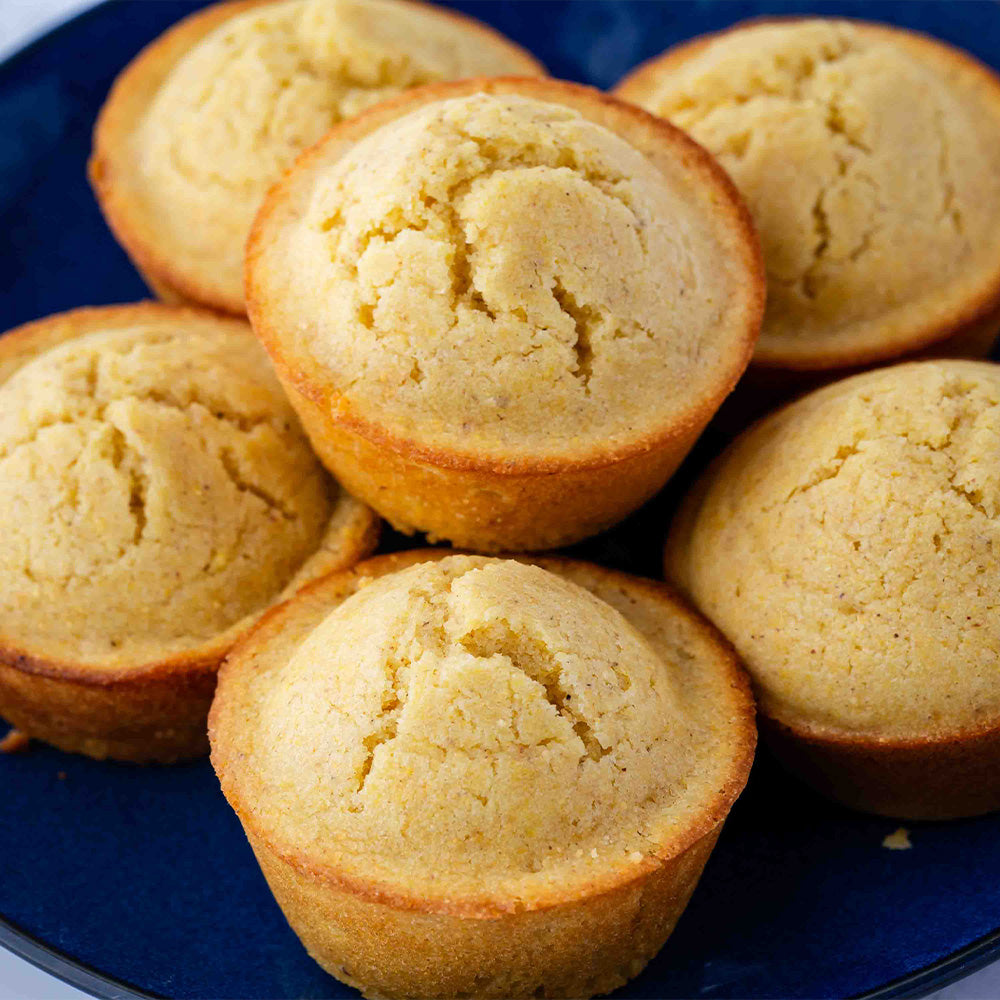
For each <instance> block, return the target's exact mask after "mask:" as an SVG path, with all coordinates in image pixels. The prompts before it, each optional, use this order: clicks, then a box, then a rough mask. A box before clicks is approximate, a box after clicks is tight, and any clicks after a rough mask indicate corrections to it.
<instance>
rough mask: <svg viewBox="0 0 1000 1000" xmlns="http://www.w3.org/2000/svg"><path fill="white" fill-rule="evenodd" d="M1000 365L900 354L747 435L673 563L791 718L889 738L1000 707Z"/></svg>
mask: <svg viewBox="0 0 1000 1000" xmlns="http://www.w3.org/2000/svg"><path fill="white" fill-rule="evenodd" d="M998 515H1000V368H998V367H997V366H996V365H992V364H988V363H984V362H972V361H940V362H929V361H928V362H920V363H914V364H907V365H899V366H896V367H893V368H889V369H885V370H883V371H877V372H871V373H866V374H863V375H858V376H855V377H854V378H849V379H846V380H844V381H842V382H839V383H836V384H834V385H831V386H828V387H827V388H825V389H822V390H820V391H818V392H815V393H813V394H812V395H810V396H807V397H805V398H804V399H802V400H800V401H798V402H797V403H794V404H792V405H791V406H789V407H787V408H786V409H784V410H782V411H781V412H779V413H778V414H775V415H773V416H771V417H769V418H768V419H766V420H765V421H763V422H762V423H760V424H759V425H757V426H756V427H755V428H753V429H752V430H751V431H749V432H748V433H747V434H745V435H743V437H741V438H740V439H739V440H738V441H737V442H736V443H735V444H734V445H733V446H732V447H731V448H730V449H729V450H728V451H727V452H726V453H725V454H724V455H723V457H722V458H721V459H720V460H719V461H718V462H717V463H716V464H715V465H714V466H713V467H712V468H711V469H710V470H709V472H708V474H707V475H706V477H705V479H704V480H703V481H702V483H701V484H700V485H699V486H698V487H697V488H696V489H695V491H694V493H693V494H692V496H691V498H689V500H688V501H687V502H686V504H685V507H684V509H683V511H682V513H681V515H680V518H679V520H678V522H677V524H676V525H675V527H674V529H673V531H672V534H671V540H670V543H669V544H668V550H667V552H668V555H667V567H668V572H669V573H670V574H671V575H672V576H673V578H674V579H675V580H676V581H677V582H678V583H680V584H681V585H682V586H683V587H684V589H686V590H687V591H688V593H689V594H690V595H691V596H692V598H693V599H694V600H695V602H696V603H697V604H698V605H699V607H700V608H701V609H702V610H703V611H704V612H705V613H706V614H707V615H708V616H709V617H710V618H711V619H712V620H713V621H714V622H715V623H716V625H718V626H719V628H720V629H722V631H723V632H724V633H725V634H726V635H727V636H728V637H729V638H730V640H731V641H732V642H733V643H734V645H735V646H736V648H737V651H738V652H739V653H740V655H741V657H742V658H743V660H744V662H745V663H746V664H747V666H748V668H749V670H750V672H751V674H752V675H753V677H754V680H755V683H756V685H757V687H758V689H759V691H760V694H761V696H762V699H763V700H762V707H763V708H764V710H765V711H766V712H767V713H768V714H769V715H772V716H774V717H776V718H778V719H779V720H782V721H786V722H790V723H794V724H798V725H805V726H806V727H810V728H815V729H817V730H820V731H833V732H850V733H857V734H868V735H872V736H887V737H901V738H905V737H919V736H928V735H938V734H948V733H954V732H960V731H963V730H968V729H974V728H976V727H978V726H982V725H987V724H990V723H995V722H996V721H997V720H998V719H1000V622H998V619H997V614H996V595H997V594H998V593H1000V563H998V561H997V558H996V553H997V552H998V551H1000V521H998Z"/></svg>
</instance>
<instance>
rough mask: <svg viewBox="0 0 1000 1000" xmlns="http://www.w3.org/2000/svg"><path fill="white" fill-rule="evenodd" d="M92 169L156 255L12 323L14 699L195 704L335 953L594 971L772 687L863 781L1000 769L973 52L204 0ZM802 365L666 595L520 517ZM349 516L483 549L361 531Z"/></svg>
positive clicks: (837, 783)
mask: <svg viewBox="0 0 1000 1000" xmlns="http://www.w3.org/2000/svg"><path fill="white" fill-rule="evenodd" d="M902 94H905V95H906V99H905V100H902V99H901V95H902ZM682 130H683V131H682ZM90 173H91V178H92V181H93V185H94V190H95V192H96V194H97V197H98V200H99V202H100V204H101V208H102V210H103V211H104V213H105V216H106V218H107V220H108V223H109V225H110V226H111V228H112V229H113V231H114V233H115V235H116V236H117V237H118V238H119V240H120V241H121V243H122V244H123V246H124V247H125V248H126V250H127V251H128V252H129V254H130V256H131V257H132V259H133V260H134V262H135V264H136V266H137V267H138V268H139V269H140V271H141V272H142V274H143V275H144V277H145V278H146V280H147V282H148V283H149V285H150V287H151V288H152V289H153V290H154V291H155V293H156V294H157V295H158V297H159V298H160V299H161V300H162V301H161V302H160V303H140V304H135V305H122V306H111V307H104V308H92V309H80V310H77V311H75V312H71V313H67V314H64V315H60V316H54V317H50V318H49V319H45V320H40V321H38V322H36V323H32V324H29V325H28V326H25V327H22V328H20V329H18V330H16V331H12V332H11V333H10V334H8V335H6V336H5V337H3V339H2V340H0V468H2V473H0V510H2V511H3V512H4V515H5V520H6V523H7V525H8V529H7V531H6V532H5V534H4V538H3V539H2V540H0V567H2V569H3V573H2V575H0V713H2V714H3V716H4V717H5V718H7V719H8V720H9V721H10V722H11V723H12V724H13V725H15V726H17V727H19V728H20V729H21V730H22V731H24V732H25V733H27V734H28V735H29V736H31V737H35V738H38V739H42V740H46V741H48V742H50V743H53V744H54V745H56V746H58V747H61V748H63V749H65V750H69V751H75V752H80V753H85V754H89V755H90V756H93V757H98V758H103V757H111V758H114V759H118V760H126V761H158V762H170V761H175V760H179V759H184V758H190V757H193V756H198V755H200V754H203V753H205V752H206V750H207V749H208V744H209V741H210V742H211V753H212V763H213V765H214V766H215V769H216V772H217V773H218V776H219V780H220V783H221V785H222V790H223V792H224V793H225V795H226V797H227V799H228V800H229V802H230V804H231V805H232V807H233V808H234V809H235V811H236V812H237V814H238V815H239V817H240V820H241V821H242V823H243V826H244V829H245V830H246V833H247V837H248V839H249V841H250V844H251V845H252V847H253V849H254V852H255V853H256V856H257V858H258V860H259V862H260V865H261V868H262V870H263V873H264V875H265V877H266V878H267V880H268V882H269V884H270V886H271V888H272V890H273V892H274V895H275V897H276V898H277V900H278V902H279V904H280V905H281V906H282V908H283V910H284V912H285V914H286V916H287V917H288V920H289V922H290V924H291V925H292V927H293V928H294V929H295V931H296V933H297V934H298V935H299V936H300V938H301V939H302V941H303V943H304V945H305V947H306V948H307V949H308V950H309V953H310V954H311V955H312V956H313V957H314V958H315V959H316V960H317V961H318V962H319V963H320V964H321V965H322V966H323V968H324V969H326V970H327V971H328V972H330V973H331V974H332V975H334V976H336V977H338V978H339V979H341V980H343V981H345V982H347V983H350V984H352V985H355V986H357V987H358V988H359V989H361V990H362V991H363V992H364V993H365V994H366V995H370V996H384V997H439V998H440V997H452V998H457V997H532V996H552V997H587V996H592V995H595V994H598V993H603V992H607V991H609V990H611V989H614V988H615V987H617V986H618V985H620V984H622V983H624V982H625V981H626V980H627V979H629V978H630V977H632V976H634V975H636V974H637V973H638V972H639V971H640V970H641V969H642V968H643V966H644V965H645V964H646V962H648V961H649V959H650V958H651V957H652V956H653V955H654V954H655V953H656V951H657V950H658V949H659V948H660V947H661V946H662V944H663V942H664V941H665V940H666V938H667V936H668V935H669V934H670V932H671V930H672V929H673V927H674V924H675V923H676V921H677V919H678V917H679V916H680V914H681V912H682V911H683V909H684V906H685V905H686V903H687V900H688V898H689V897H690V895H691V893H692V892H693V891H694V888H695V885H696V883H697V881H698V878H699V876H700V874H701V871H702V868H703V867H704V864H705V862H706V860H707V858H708V855H709V853H710V852H711V850H712V847H713V845H714V843H715V840H716V838H717V837H718V834H719V831H720V829H721V827H722V824H723V822H724V821H725V818H726V815H727V814H728V811H729V809H730V807H731V805H732V803H733V801H734V800H735V799H736V797H737V796H738V795H739V793H740V792H741V790H742V789H743V786H744V785H745V783H746V779H747V775H748V772H749V768H750V764H751V761H752V757H753V752H754V745H755V741H756V726H755V722H754V695H756V701H757V708H758V712H759V718H760V723H761V729H762V732H763V734H764V735H765V736H766V737H767V738H768V741H769V743H770V744H771V745H772V746H773V748H774V749H775V751H776V752H777V753H778V754H779V756H780V757H781V759H782V760H783V761H784V762H785V763H786V764H787V766H788V768H789V769H790V770H791V771H793V772H795V773H797V774H799V775H801V776H802V777H804V778H805V779H806V780H808V781H810V782H811V783H812V784H814V785H815V786H816V787H817V788H819V789H820V790H821V791H823V792H824V793H826V794H828V795H830V796H833V797H834V798H837V799H839V800H840V801H842V802H844V803H846V804H848V805H850V806H852V807H854V808H858V809H862V810H868V811H872V812H876V813H881V814H884V815H890V816H900V817H911V818H948V817H955V816H968V815H974V814H977V813H981V812H985V811H988V810H992V809H996V808H1000V627H998V625H997V622H996V615H995V613H994V606H993V603H992V602H993V595H994V594H995V593H996V592H997V590H998V585H1000V562H998V553H1000V530H998V517H1000V369H998V368H996V367H995V366H993V365H992V364H990V363H988V362H984V361H976V360H968V358H969V357H970V356H971V357H982V356H984V355H985V354H986V353H987V352H988V351H989V349H990V347H991V346H992V343H993V340H994V338H995V336H996V333H997V331H998V329H1000V80H998V79H997V78H996V77H994V76H993V74H992V73H990V72H989V71H988V70H987V69H985V68H984V67H982V66H981V65H979V64H978V63H976V62H975V61H974V60H972V59H971V58H970V57H968V56H966V55H965V54H964V53H961V52H958V51H956V50H955V49H953V48H950V47H948V46H946V45H944V44H942V43H939V42H936V41H933V40H931V39H928V38H924V37H921V36H917V35H914V34H912V33H908V32H904V31H900V30H896V29H891V28H887V27H884V26H879V25H872V24H864V23H854V22H846V21H827V20H820V19H797V20H788V21H782V22H757V23H752V24H748V25H742V26H737V27H736V28H734V29H731V30H730V31H727V32H724V33H722V34H720V35H717V36H711V37H706V38H700V39H696V40H694V41H692V42H689V43H687V44H684V45H681V46H679V47H677V48H675V49H673V50H671V51H670V52H668V53H665V54H664V55H663V56H662V57H660V58H658V59H655V60H653V61H652V62H650V63H648V64H647V65H645V66H643V67H640V68H639V69H638V70H637V71H635V72H634V73H633V74H631V75H630V76H629V77H628V78H627V79H626V80H624V81H623V82H622V83H621V84H620V85H619V86H618V88H617V89H616V91H615V94H614V96H609V95H606V94H602V93H600V92H598V91H596V90H593V89H591V88H587V87H582V86H579V85H576V84H570V83H565V82H560V81H555V80H551V79H549V78H547V77H546V76H545V75H544V70H543V68H542V67H541V66H540V65H539V64H538V63H537V62H536V61H535V60H534V59H533V58H532V57H531V56H530V55H529V54H528V53H526V52H524V51H523V50H522V49H520V48H519V47H518V46H516V45H514V44H513V43H511V42H510V41H508V40H507V39H505V38H503V37H501V36H499V35H497V34H496V33H495V32H493V31H491V30H490V29H488V28H486V27H485V26H483V25H481V24H478V23H476V22H474V21H472V20H470V19H467V18H464V17H461V16H458V15H456V14H453V13H451V12H448V11H445V10H443V9H439V8H435V7H433V6H428V5H423V4H418V3H411V2H407V0H235V2H227V3H221V4H217V5H215V6H212V7H208V8H206V9H205V10H203V11H201V12H200V13H198V14H196V15H194V16H192V17H190V18H188V19H186V20H185V21H182V22H181V23H180V24H178V25H177V26H176V27H174V28H173V29H172V30H170V31H168V32H167V33H166V34H165V35H163V36H162V37H161V38H159V39H158V40H156V41H155V42H153V44H151V45H150V46H149V47H148V48H147V49H146V50H144V51H143V52H142V53H141V54H140V55H139V56H138V57H137V58H136V59H135V60H134V61H133V62H132V63H131V64H130V65H129V66H128V67H127V68H126V69H125V70H124V71H123V73H122V74H121V76H120V77H119V79H118V81H117V82H116V83H115V86H114V88H113V90H112V92H111V94H110V96H109V98H108V101H107V103H106V105H105V108H104V110H103V111H102V113H101V116H100V119H99V121H98V123H97V128H96V131H95V140H94V153H93V158H92V160H91V165H90ZM758 233H759V239H758ZM761 248H762V249H761ZM765 287H766V293H767V294H766V307H765ZM247 316H249V324H248V323H247V319H246V317H247ZM915 358H922V359H923V360H914V359H915ZM942 358H947V359H950V360H941V359H942ZM901 359H906V362H907V363H903V364H899V365H896V366H894V367H881V368H876V369H875V370H872V371H865V372H861V373H860V374H858V370H859V369H861V368H864V367H869V368H870V367H872V366H875V365H880V364H885V363H888V362H892V361H897V360H901ZM748 365H749V369H748ZM745 371H746V375H745V377H744V372H745ZM845 376H849V377H845ZM737 383H739V384H737ZM817 387H818V388H817ZM734 389H735V392H734ZM807 389H813V390H814V391H813V392H811V393H810V394H809V395H806V396H804V397H803V398H801V399H798V400H797V401H794V402H791V403H790V404H789V405H786V406H784V408H782V409H780V410H778V411H777V412H776V413H774V414H773V415H770V416H767V417H766V418H765V419H763V420H762V421H761V422H759V423H757V424H755V425H754V426H753V427H751V428H750V429H749V430H747V431H746V432H745V433H743V434H741V436H739V438H738V439H737V440H736V441H735V442H733V444H732V445H731V447H730V448H729V449H728V450H726V451H725V453H724V454H723V455H722V456H721V457H719V458H718V460H717V461H716V462H715V463H714V464H713V465H712V466H711V467H710V468H709V469H708V471H707V472H706V473H705V474H704V476H703V477H702V479H701V480H700V482H699V483H698V484H697V485H696V487H695V488H694V489H693V490H692V492H691V493H690V494H689V496H688V497H687V499H686V500H685V501H684V503H683V505H682V508H681V511H680V513H679V515H678V517H677V519H676V520H675V522H674V524H673V526H672V527H671V528H670V531H669V538H668V542H667V547H666V557H665V558H666V571H667V576H668V578H669V579H670V580H671V581H672V582H673V583H674V585H676V586H677V587H678V588H679V590H680V591H682V592H683V594H684V595H685V596H686V598H687V600H689V601H690V602H691V603H690V604H688V603H687V602H686V601H685V599H683V598H681V597H679V596H678V594H677V592H675V591H674V590H673V589H671V588H670V587H669V586H668V585H666V584H663V583H656V582H653V581H650V580H645V579H640V578H637V577H631V576H627V575H624V574H622V573H618V572H615V571H612V570H609V569H605V568H602V567H599V566H596V565H592V564H588V563H583V562H577V561H572V560H568V559H565V558H560V557H558V556H552V555H544V556H533V555H528V554H527V553H530V552H538V551H540V550H550V549H553V548H557V547H560V546H564V545H567V544H570V543H572V542H575V541H578V540H580V539H583V538H586V537H588V536H591V535H593V534H595V533H596V532H599V531H602V530H604V529H605V528H608V527H610V526H611V525H613V524H615V523H617V522H618V521H620V520H621V519H622V518H623V517H625V516H626V515H627V514H629V513H630V512H631V511H633V510H635V509H636V508H637V507H638V506H639V505H641V504H642V503H643V502H644V501H645V500H647V499H648V498H650V497H651V496H653V495H654V494H655V493H657V492H658V491H659V490H660V489H661V488H662V487H663V485H664V483H665V482H666V481H667V480H668V479H669V478H670V476H671V475H672V474H673V473H674V472H675V470H676V469H677V467H678V466H679V465H680V463H681V462H682V461H683V459H684V458H685V456H686V455H687V453H688V452H689V450H690V449H691V447H692V446H693V444H694V443H695V441H696V440H697V439H698V438H699V436H700V435H701V434H702V432H703V431H704V430H705V428H706V426H707V425H708V424H709V422H710V421H711V420H712V419H713V418H715V417H716V415H717V414H719V413H720V407H722V404H723V402H724V401H726V405H725V407H723V410H722V412H721V418H720V419H721V426H723V427H726V428H734V427H735V428H736V429H739V430H743V427H744V426H746V424H747V422H748V419H749V417H748V415H749V414H756V413H763V412H765V411H766V410H769V409H773V408H774V407H775V405H776V404H778V403H783V402H786V401H787V400H789V399H790V398H791V397H792V396H794V395H796V394H798V393H801V392H803V391H805V390H807ZM730 394H732V395H730ZM727 397H729V398H728V399H727ZM379 516H381V517H384V518H386V519H387V520H389V521H390V522H391V524H392V525H393V526H394V527H395V528H397V529H399V530H401V531H403V532H406V533H410V534H412V533H414V532H418V531H419V532H423V533H424V534H425V535H426V536H427V537H428V539H429V540H430V541H442V542H447V543H450V544H451V545H452V546H456V547H461V548H462V549H465V550H471V552H461V553H456V552H453V551H450V550H449V549H448V548H436V549H414V550H411V551H407V552H402V553H396V554H392V555H382V556H377V557H375V558H372V559H366V558H365V557H366V556H368V555H369V554H370V553H371V552H372V550H373V549H374V548H375V546H376V543H377V539H378V524H379V520H378V518H379ZM664 528H666V526H664ZM474 553H479V554H474ZM504 553H506V555H503V554H504ZM691 605H693V606H694V607H692V606H691ZM695 608H697V609H698V611H696V610H695ZM699 611H700V613H701V614H699ZM702 614H704V615H705V616H707V618H703V617H701V615H702ZM710 622H711V623H710ZM716 629H718V630H719V631H716ZM723 636H725V638H723ZM727 640H728V641H727ZM730 643H731V644H732V645H730ZM734 649H735V652H734ZM737 656H738V657H739V660H738V659H737ZM744 667H745V668H746V671H747V673H744V669H743V668H744ZM751 691H752V693H751Z"/></svg>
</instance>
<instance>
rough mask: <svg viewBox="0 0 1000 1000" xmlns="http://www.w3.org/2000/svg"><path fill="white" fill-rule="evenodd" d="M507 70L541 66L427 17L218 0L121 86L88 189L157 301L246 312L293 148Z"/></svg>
mask: <svg viewBox="0 0 1000 1000" xmlns="http://www.w3.org/2000/svg"><path fill="white" fill-rule="evenodd" d="M511 72H521V73H537V72H541V67H540V66H539V65H538V63H537V62H535V61H534V60H533V59H532V58H531V57H530V56H529V55H528V54H527V53H526V52H524V51H523V50H522V49H520V48H518V47H517V46H516V45H514V44H513V43H511V42H508V41H507V40H506V39H504V38H502V36H500V35H498V34H497V33H495V32H493V31H491V30H490V29H488V28H486V27H485V26H483V25H480V24H478V23H477V22H475V21H473V20H471V19H467V18H464V17H461V16H459V15H456V14H452V13H450V12H447V11H443V10H441V9H438V8H435V7H433V6H431V5H424V4H419V3H411V2H403V0H256V2H254V0H251V2H244V0H237V2H234V3H223V4H217V5H215V6H212V7H209V8H207V9H206V10H205V11H203V12H200V13H198V14H195V15H193V16H192V17H190V18H187V19H185V20H184V21H182V22H181V23H180V24H179V25H178V26H177V27H175V28H173V29H172V30H171V31H169V32H167V33H166V34H165V35H164V36H162V37H161V38H160V39H159V40H157V41H156V42H154V43H153V45H152V46H150V48H148V49H147V50H146V51H145V52H144V53H143V54H142V55H140V56H139V57H138V59H137V60H136V61H135V62H133V63H132V64H131V66H130V67H129V68H127V69H126V70H125V72H124V73H123V74H122V76H121V77H120V78H119V81H118V83H117V84H116V87H115V89H114V90H113V91H112V94H111V97H110V99H109V102H108V104H107V106H106V108H105V111H104V112H103V114H102V118H101V121H100V122H99V124H98V129H97V134H96V144H95V155H94V160H93V163H92V167H91V170H92V177H93V179H94V182H95V185H96V187H97V190H98V194H99V196H100V198H101V201H102V204H103V206H104V208H105V211H106V213H107V214H108V217H109V221H110V223H111V225H112V228H114V229H115V232H116V234H117V235H118V237H119V238H120V239H121V240H122V242H123V243H124V244H125V245H126V247H127V248H128V249H129V252H130V253H132V254H133V256H135V257H136V259H137V262H138V263H139V265H140V267H142V268H143V269H144V270H146V271H148V272H149V273H150V275H151V277H152V283H153V284H155V285H157V286H158V288H157V290H158V291H159V290H161V289H162V290H163V291H166V292H167V293H168V294H170V292H171V291H173V293H174V294H179V295H180V296H181V297H188V298H190V299H194V300H196V301H200V302H202V303H204V304H206V305H210V306H213V307H215V308H219V309H225V310H227V311H229V312H233V313H237V314H238V313H242V312H243V289H242V267H243V248H244V244H245V242H246V236H247V233H248V231H249V229H250V224H251V222H252V221H253V217H254V213H255V212H256V211H257V208H258V207H259V205H260V203H261V201H262V200H263V198H264V195H265V194H266V193H267V189H268V188H269V187H270V186H271V184H272V183H274V181H275V180H276V179H277V178H279V177H280V176H281V174H282V173H283V172H284V171H285V170H286V169H287V168H288V167H289V166H291V164H292V162H293V161H294V159H295V157H296V155H297V154H298V153H299V152H300V151H301V150H303V149H304V148H306V147H307V146H309V145H311V144H312V143H313V142H315V141H316V140H317V139H319V138H320V137H321V136H322V135H323V134H324V133H325V132H326V131H328V130H329V129H330V127H331V126H332V125H334V124H335V123H336V122H339V121H342V120H343V119H345V118H349V117H351V116H352V115H355V114H357V113H358V112H359V111H362V110H363V109H364V108H366V107H368V106H369V105H370V104H374V103H376V102H377V101H379V100H382V99H384V98H386V97H389V96H391V95H393V94H396V93H398V92H400V91H401V90H404V89H406V88H409V87H413V86H417V85H419V84H424V83H431V82H434V81H437V80H445V79H453V78H457V77H465V76H473V75H479V74H487V75H489V74H502V73H511ZM195 220H197V224H194V221H195ZM152 226H155V227H156V228H155V230H154V229H153V228H151V227H152ZM151 237H155V239H153V238H151Z"/></svg>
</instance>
